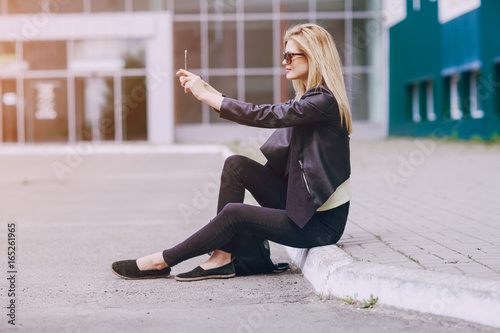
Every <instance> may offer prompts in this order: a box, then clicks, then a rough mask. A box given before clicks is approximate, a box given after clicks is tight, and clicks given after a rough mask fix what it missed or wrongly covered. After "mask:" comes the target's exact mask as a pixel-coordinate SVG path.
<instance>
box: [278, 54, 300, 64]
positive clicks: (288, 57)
mask: <svg viewBox="0 0 500 333" xmlns="http://www.w3.org/2000/svg"><path fill="white" fill-rule="evenodd" d="M296 55H301V56H303V55H305V54H304V53H289V52H283V60H285V63H286V64H287V65H290V64H291V63H292V57H293V56H296Z"/></svg>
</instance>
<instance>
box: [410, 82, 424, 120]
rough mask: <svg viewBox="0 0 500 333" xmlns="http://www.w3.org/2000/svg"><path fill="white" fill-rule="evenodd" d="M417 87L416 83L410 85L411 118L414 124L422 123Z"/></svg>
mask: <svg viewBox="0 0 500 333" xmlns="http://www.w3.org/2000/svg"><path fill="white" fill-rule="evenodd" d="M419 90H420V89H419V85H418V83H413V84H411V85H410V94H411V95H410V96H411V118H412V120H413V121H414V122H416V123H419V122H420V121H422V117H421V116H420V96H419Z"/></svg>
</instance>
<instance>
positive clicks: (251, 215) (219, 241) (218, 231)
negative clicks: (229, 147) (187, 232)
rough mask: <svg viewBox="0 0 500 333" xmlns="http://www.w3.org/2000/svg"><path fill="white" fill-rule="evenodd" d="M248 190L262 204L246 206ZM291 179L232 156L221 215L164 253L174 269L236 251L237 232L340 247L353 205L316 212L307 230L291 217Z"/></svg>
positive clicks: (279, 240) (284, 241)
mask: <svg viewBox="0 0 500 333" xmlns="http://www.w3.org/2000/svg"><path fill="white" fill-rule="evenodd" d="M245 189H247V190H248V191H249V192H250V193H251V194H252V195H253V197H254V198H255V200H257V202H258V203H259V204H260V205H261V207H258V206H252V205H247V204H243V199H244V196H245ZM286 193H287V181H286V180H284V179H283V178H282V177H280V176H278V175H276V174H275V173H274V172H273V171H272V170H271V169H269V168H268V167H266V166H264V165H262V164H260V163H258V162H255V161H253V160H251V159H249V158H247V157H244V156H238V155H234V156H230V157H229V158H227V159H226V161H225V163H224V168H223V170H222V175H221V184H220V191H219V199H218V200H219V201H218V206H217V216H216V217H215V218H214V219H213V220H211V221H210V223H208V224H207V225H205V226H204V227H203V228H201V229H200V230H199V231H197V232H196V233H195V234H193V235H192V236H190V237H189V238H187V239H186V240H185V241H183V242H182V243H179V244H178V245H176V246H175V247H173V248H171V249H168V250H165V251H163V258H164V259H165V262H166V263H167V264H168V265H169V266H170V267H172V266H174V265H176V264H178V263H180V262H182V261H184V260H186V259H189V258H192V257H195V256H199V255H202V254H206V253H208V252H210V251H214V250H216V249H220V250H223V251H225V252H228V253H232V249H233V247H234V245H235V244H234V242H233V239H234V237H235V235H236V234H237V233H249V234H254V235H257V236H260V237H262V238H265V239H268V240H270V241H272V242H276V243H279V244H283V245H287V246H291V247H297V248H311V247H315V246H322V245H329V244H335V243H336V242H337V241H338V240H339V239H340V237H341V236H342V233H343V232H344V227H345V224H346V221H347V214H348V212H349V202H347V203H345V204H344V205H342V206H339V207H337V208H334V209H330V210H327V211H323V212H316V214H315V215H314V216H313V217H312V218H311V220H310V221H309V222H308V223H307V224H306V226H305V227H304V228H302V229H301V228H299V227H298V226H297V225H296V224H295V223H294V222H293V221H292V220H291V219H290V218H289V217H288V216H287V215H286V213H285V210H284V209H285V204H286Z"/></svg>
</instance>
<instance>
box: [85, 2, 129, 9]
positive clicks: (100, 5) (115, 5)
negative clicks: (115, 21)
mask: <svg viewBox="0 0 500 333" xmlns="http://www.w3.org/2000/svg"><path fill="white" fill-rule="evenodd" d="M90 4H91V5H90V10H91V11H92V12H123V11H125V0H91V3H90Z"/></svg>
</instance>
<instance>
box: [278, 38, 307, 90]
mask: <svg viewBox="0 0 500 333" xmlns="http://www.w3.org/2000/svg"><path fill="white" fill-rule="evenodd" d="M285 52H287V53H302V52H300V50H299V48H298V46H297V44H296V43H295V42H294V41H293V40H289V41H288V42H287V43H286V48H285ZM282 64H283V65H285V70H286V78H287V79H288V80H302V81H304V82H307V76H308V73H309V63H308V61H307V58H306V56H304V55H294V56H292V62H291V63H290V64H289V65H287V64H286V61H285V60H283V62H282Z"/></svg>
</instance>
